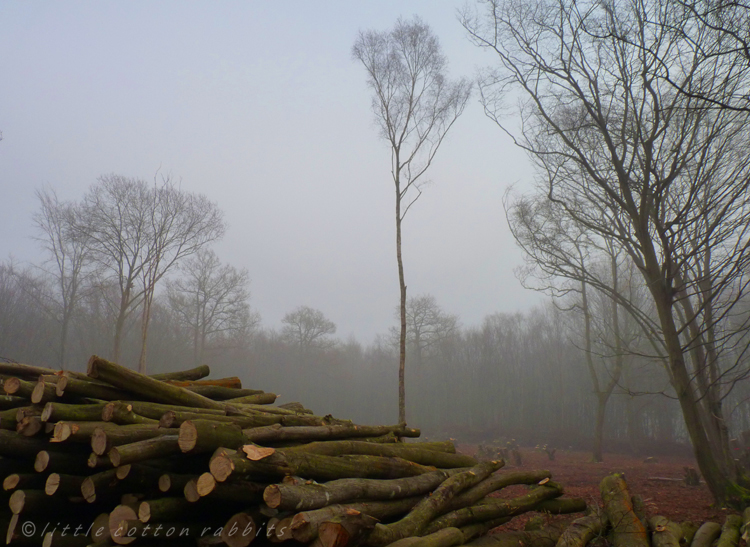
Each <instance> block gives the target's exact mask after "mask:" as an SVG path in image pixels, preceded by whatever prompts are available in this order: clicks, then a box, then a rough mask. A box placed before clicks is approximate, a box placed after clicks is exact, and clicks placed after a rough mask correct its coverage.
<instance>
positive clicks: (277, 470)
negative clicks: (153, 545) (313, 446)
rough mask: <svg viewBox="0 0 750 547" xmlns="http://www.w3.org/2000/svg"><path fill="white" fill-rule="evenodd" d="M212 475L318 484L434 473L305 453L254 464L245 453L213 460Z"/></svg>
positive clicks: (398, 463) (395, 461) (374, 459)
mask: <svg viewBox="0 0 750 547" xmlns="http://www.w3.org/2000/svg"><path fill="white" fill-rule="evenodd" d="M209 469H210V471H211V474H212V475H213V476H214V478H216V480H217V481H219V482H223V481H225V480H226V479H227V478H228V477H229V476H230V475H234V476H247V477H250V478H252V479H268V478H274V477H281V476H284V475H298V476H302V477H306V478H309V479H313V480H318V481H329V480H336V479H343V478H363V479H396V478H402V477H413V476H415V475H422V474H424V473H429V472H430V471H434V470H435V468H434V467H426V466H423V465H419V464H416V463H412V462H408V461H406V460H402V459H400V458H385V457H382V456H320V455H318V454H307V453H305V452H290V453H285V452H283V451H281V450H276V451H275V452H273V453H272V454H271V455H270V456H268V457H265V458H263V459H262V460H260V461H252V460H249V459H247V458H246V457H244V454H242V453H239V452H238V453H235V454H223V455H219V456H214V457H212V458H211V462H210V464H209Z"/></svg>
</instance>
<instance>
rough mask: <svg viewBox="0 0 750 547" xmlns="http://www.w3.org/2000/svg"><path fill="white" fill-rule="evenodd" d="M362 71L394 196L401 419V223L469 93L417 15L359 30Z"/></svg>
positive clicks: (402, 408) (402, 406) (402, 409)
mask: <svg viewBox="0 0 750 547" xmlns="http://www.w3.org/2000/svg"><path fill="white" fill-rule="evenodd" d="M352 53H353V56H354V58H355V60H358V61H360V62H361V63H362V65H363V66H364V67H365V70H366V71H367V83H368V85H369V86H370V88H371V89H372V91H373V98H372V109H373V111H374V113H375V119H376V122H377V123H378V125H379V127H380V132H381V136H382V137H383V138H384V139H385V140H386V142H387V143H388V145H389V146H390V149H391V175H392V178H393V184H394V189H395V195H396V203H395V210H396V262H397V265H398V281H399V290H400V309H401V313H400V316H401V331H400V337H399V372H398V377H399V421H401V422H406V403H405V401H406V388H405V383H404V370H405V363H406V330H407V325H406V281H405V277H404V263H403V259H402V253H401V223H402V221H403V220H404V217H405V216H406V214H407V212H408V211H409V209H410V207H411V206H412V205H414V202H416V201H417V199H418V198H419V196H420V195H421V192H422V190H421V186H422V185H423V183H424V182H425V180H424V175H425V173H426V171H427V170H428V169H429V167H430V165H431V164H432V161H433V160H434V158H435V155H436V154H437V151H438V149H439V148H440V145H441V144H442V142H443V139H444V138H445V135H446V134H447V133H448V130H449V129H450V128H451V127H452V125H453V123H454V122H455V121H456V120H457V119H458V117H459V116H460V115H461V114H462V113H463V111H464V107H465V106H466V102H467V101H468V99H469V96H470V94H471V85H470V84H469V82H468V81H467V80H465V79H460V80H455V81H452V80H450V79H449V78H448V77H447V76H446V64H447V61H446V58H445V56H444V55H443V53H442V49H441V47H440V42H439V41H438V38H437V36H435V35H434V34H433V32H432V30H431V29H430V27H429V26H428V25H427V24H426V23H424V22H423V21H422V20H421V19H419V18H418V17H414V18H413V19H412V20H411V21H404V20H402V19H399V20H398V21H397V22H396V25H395V26H394V28H393V29H392V30H389V31H384V32H380V31H372V30H370V31H362V32H360V33H359V37H358V38H357V41H356V42H355V44H354V47H353V49H352Z"/></svg>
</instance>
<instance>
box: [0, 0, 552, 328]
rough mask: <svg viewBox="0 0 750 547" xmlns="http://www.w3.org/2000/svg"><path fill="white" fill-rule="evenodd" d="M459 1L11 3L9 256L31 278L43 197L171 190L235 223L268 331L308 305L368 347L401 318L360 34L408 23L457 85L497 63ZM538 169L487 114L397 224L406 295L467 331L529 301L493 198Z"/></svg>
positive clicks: (5, 225)
mask: <svg viewBox="0 0 750 547" xmlns="http://www.w3.org/2000/svg"><path fill="white" fill-rule="evenodd" d="M462 5H463V2H462V1H450V0H444V1H440V0H422V1H415V0H410V1H409V2H404V1H383V0H378V1H372V2H352V1H351V0H347V1H316V2H311V1H308V2H303V1H288V0H287V1H273V2H270V1H267V2H259V1H244V2H228V1H222V2H210V1H179V2H167V1H160V2H151V1H132V0H130V1H127V2H126V1H118V2H114V1H112V2H71V1H68V2H34V1H23V2H21V1H17V2H11V1H5V2H2V3H0V51H2V52H3V53H2V55H0V131H2V132H3V140H2V142H0V200H1V201H0V203H2V214H0V234H2V237H1V238H0V259H7V258H9V257H11V256H12V257H13V258H14V259H16V260H18V261H32V262H39V258H40V251H39V248H38V245H37V244H36V242H34V241H33V240H32V239H31V237H32V235H33V233H34V230H33V225H32V222H31V214H32V213H33V211H35V210H36V209H37V202H36V199H35V197H34V191H35V190H36V189H37V188H40V187H42V186H43V185H50V186H51V187H53V188H55V189H56V190H57V192H58V194H59V195H60V196H61V197H62V198H65V199H79V198H80V197H81V196H82V195H83V193H84V192H85V191H86V189H87V188H88V187H89V186H90V185H91V184H92V183H93V182H94V181H95V180H96V178H97V177H98V176H99V175H101V174H105V173H116V174H120V175H125V176H130V177H141V178H145V179H147V180H152V179H153V177H154V175H155V173H156V172H157V171H158V170H161V172H162V173H171V174H172V175H173V176H174V177H176V178H179V179H181V181H182V188H184V189H186V190H189V191H194V192H200V193H203V194H206V195H207V196H208V197H209V198H210V199H211V200H213V201H215V202H217V203H218V205H219V206H220V207H221V208H222V209H223V210H224V212H225V214H226V220H227V222H228V226H229V228H228V231H227V234H226V236H225V238H224V239H223V240H222V241H221V242H220V243H218V244H217V245H216V246H215V249H216V251H217V253H218V254H219V256H220V257H221V259H222V260H223V261H224V262H228V263H230V264H232V265H234V266H236V267H245V268H247V269H248V270H249V272H250V277H251V279H252V283H251V287H250V288H251V292H252V300H251V305H252V307H253V308H254V309H255V310H256V311H258V312H259V313H260V314H261V316H262V318H263V323H264V325H266V326H270V327H275V326H278V325H279V324H280V320H281V318H282V317H283V315H284V314H285V313H286V312H288V311H290V310H292V309H293V308H295V307H297V306H299V305H308V306H312V307H315V308H318V309H320V310H321V311H323V313H325V314H326V315H327V316H328V317H329V318H330V319H331V320H333V321H334V322H335V323H336V324H337V326H338V335H339V336H341V337H347V336H348V335H350V334H354V335H355V336H356V337H357V338H358V339H360V340H362V341H363V342H369V341H370V340H371V339H372V337H373V336H374V335H375V334H377V333H382V332H385V331H386V330H387V329H388V327H389V326H390V325H392V324H393V323H394V318H393V314H394V309H395V306H396V304H397V302H398V280H397V271H396V259H395V228H394V211H393V203H394V191H393V183H392V181H391V178H390V155H389V150H388V147H387V145H386V143H385V142H384V141H382V140H380V138H379V136H378V132H377V129H376V127H375V124H374V118H373V114H372V112H371V110H370V91H369V89H368V88H367V86H366V79H365V73H364V69H363V68H362V67H361V66H360V65H359V64H357V63H355V62H354V61H353V60H352V57H351V47H352V44H353V43H354V40H355V39H356V36H357V32H358V31H359V30H360V29H377V30H386V29H388V28H390V27H392V25H393V23H394V22H395V21H396V19H397V18H398V17H399V16H404V17H406V18H408V17H411V16H412V15H414V14H417V15H419V16H420V17H422V18H423V20H424V21H425V22H427V23H428V24H429V25H430V26H431V27H432V29H433V31H434V32H435V33H436V34H437V35H438V36H439V37H440V40H441V43H442V45H443V48H444V52H445V54H446V55H447V57H448V59H449V62H450V72H451V74H452V75H454V76H458V75H465V76H469V77H473V76H474V75H475V73H476V70H477V69H478V68H479V67H481V66H485V65H488V64H491V63H493V62H494V59H493V58H492V56H491V55H489V54H488V53H486V52H483V51H481V50H479V49H478V48H476V47H475V46H473V45H471V44H470V43H469V41H468V39H467V37H466V34H465V32H464V30H463V28H462V27H461V25H460V24H459V23H458V21H457V18H456V10H457V9H458V8H460V7H461V6H462ZM530 178H531V174H530V168H529V163H528V161H527V159H526V157H525V156H524V154H523V153H522V152H520V151H519V150H518V149H515V148H514V147H513V145H512V143H511V142H510V140H509V139H508V138H507V137H506V136H505V135H504V134H503V133H502V132H501V131H500V129H499V128H497V127H496V126H495V125H494V124H493V123H492V122H491V121H490V120H489V119H487V118H486V117H485V116H484V114H483V112H482V108H481V106H480V105H479V103H478V102H477V99H476V97H475V98H473V99H472V100H471V103H470V105H469V106H468V107H467V109H466V112H465V113H464V115H463V116H462V118H460V119H459V120H458V122H457V123H456V125H455V126H454V128H453V129H452V131H451V133H449V135H448V138H447V141H446V142H445V143H444V145H443V147H442V148H441V150H440V151H439V153H438V157H437V161H436V162H435V163H434V165H433V167H432V169H431V171H430V172H429V180H430V181H431V185H430V186H429V187H428V188H427V189H426V190H425V192H424V194H423V196H422V197H421V198H420V200H419V202H418V203H417V205H415V207H414V208H413V209H412V210H411V211H410V212H409V215H408V216H407V218H406V220H405V222H404V261H405V271H406V282H407V285H408V292H409V294H410V295H418V294H423V293H431V294H433V295H434V296H435V297H436V299H437V301H438V302H439V303H440V304H441V305H442V306H443V307H444V308H445V309H446V310H447V311H450V312H452V313H456V314H458V315H459V316H460V317H461V320H462V322H463V324H464V325H471V324H476V323H478V322H480V321H481V319H482V318H483V317H484V316H485V315H487V314H489V313H493V312H496V311H513V310H516V309H522V308H526V307H528V306H530V305H532V304H533V303H535V302H537V301H538V296H537V295H535V294H533V293H530V292H529V291H526V290H524V289H523V288H522V287H521V286H520V284H519V283H518V281H517V280H516V278H515V277H514V275H513V268H514V267H515V266H517V265H518V264H519V263H520V261H521V254H520V251H518V250H517V249H516V247H515V245H514V243H513V240H512V238H511V236H510V234H509V231H508V228H507V224H506V221H505V217H504V214H503V209H502V203H501V200H502V196H503V192H504V191H505V189H506V188H507V187H508V186H509V185H510V184H519V185H524V184H528V182H529V180H530Z"/></svg>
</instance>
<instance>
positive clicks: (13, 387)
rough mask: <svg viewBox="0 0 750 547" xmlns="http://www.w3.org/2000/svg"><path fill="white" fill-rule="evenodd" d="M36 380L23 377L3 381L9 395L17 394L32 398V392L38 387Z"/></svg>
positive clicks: (4, 388) (17, 395)
mask: <svg viewBox="0 0 750 547" xmlns="http://www.w3.org/2000/svg"><path fill="white" fill-rule="evenodd" d="M36 384H37V383H36V382H35V381H32V380H22V379H21V378H17V377H12V378H6V379H5V380H4V381H3V391H5V393H6V394H7V395H15V396H16V397H23V398H24V399H31V394H32V392H33V391H34V388H35V387H36Z"/></svg>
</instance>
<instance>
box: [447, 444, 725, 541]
mask: <svg viewBox="0 0 750 547" xmlns="http://www.w3.org/2000/svg"><path fill="white" fill-rule="evenodd" d="M458 449H459V451H461V452H464V453H467V454H474V453H475V452H476V446H474V445H459V447H458ZM521 454H522V456H523V466H522V467H520V468H518V467H515V466H513V465H512V464H510V463H508V465H506V467H505V469H507V470H513V469H548V470H549V471H550V472H551V473H552V480H554V481H555V482H558V483H560V484H562V485H563V487H564V488H565V496H569V497H580V498H583V499H585V500H586V502H587V503H599V504H601V497H600V495H599V483H600V482H601V480H602V478H604V477H605V476H606V475H608V474H610V473H624V475H625V480H626V482H627V484H628V488H629V490H630V493H631V495H634V494H639V495H640V496H641V497H642V498H643V499H644V501H645V502H646V505H647V509H648V513H649V515H663V516H665V517H667V518H668V519H670V520H673V521H675V522H683V521H686V520H691V521H693V522H696V523H699V524H700V523H703V522H705V521H709V520H712V521H715V522H718V523H723V522H724V518H725V517H726V514H727V511H726V510H724V509H721V508H717V507H714V506H713V498H712V497H711V494H710V492H709V491H708V488H707V487H706V485H705V483H703V482H701V484H700V486H686V485H685V483H684V482H683V481H682V478H683V476H684V468H685V467H694V468H695V467H697V466H696V464H695V461H694V460H692V459H691V458H686V457H679V456H659V457H657V458H655V459H656V462H655V463H645V462H644V458H636V457H633V456H627V455H622V454H608V453H605V454H604V462H603V463H594V462H592V461H591V453H590V452H575V451H567V450H558V451H557V452H556V453H555V459H554V460H550V459H549V458H548V456H547V454H545V453H544V452H541V451H538V450H534V449H532V448H521ZM664 479H677V480H664ZM513 488H514V489H517V490H511V489H507V490H504V491H503V497H506V496H508V495H509V494H510V495H511V496H517V495H523V494H524V493H526V492H528V490H526V489H525V487H523V486H520V487H513ZM526 520H528V516H527V517H526V518H522V516H520V517H517V518H514V519H513V521H511V522H510V523H509V524H508V525H506V527H504V528H506V529H519V528H522V527H523V525H524V524H525V522H526Z"/></svg>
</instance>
